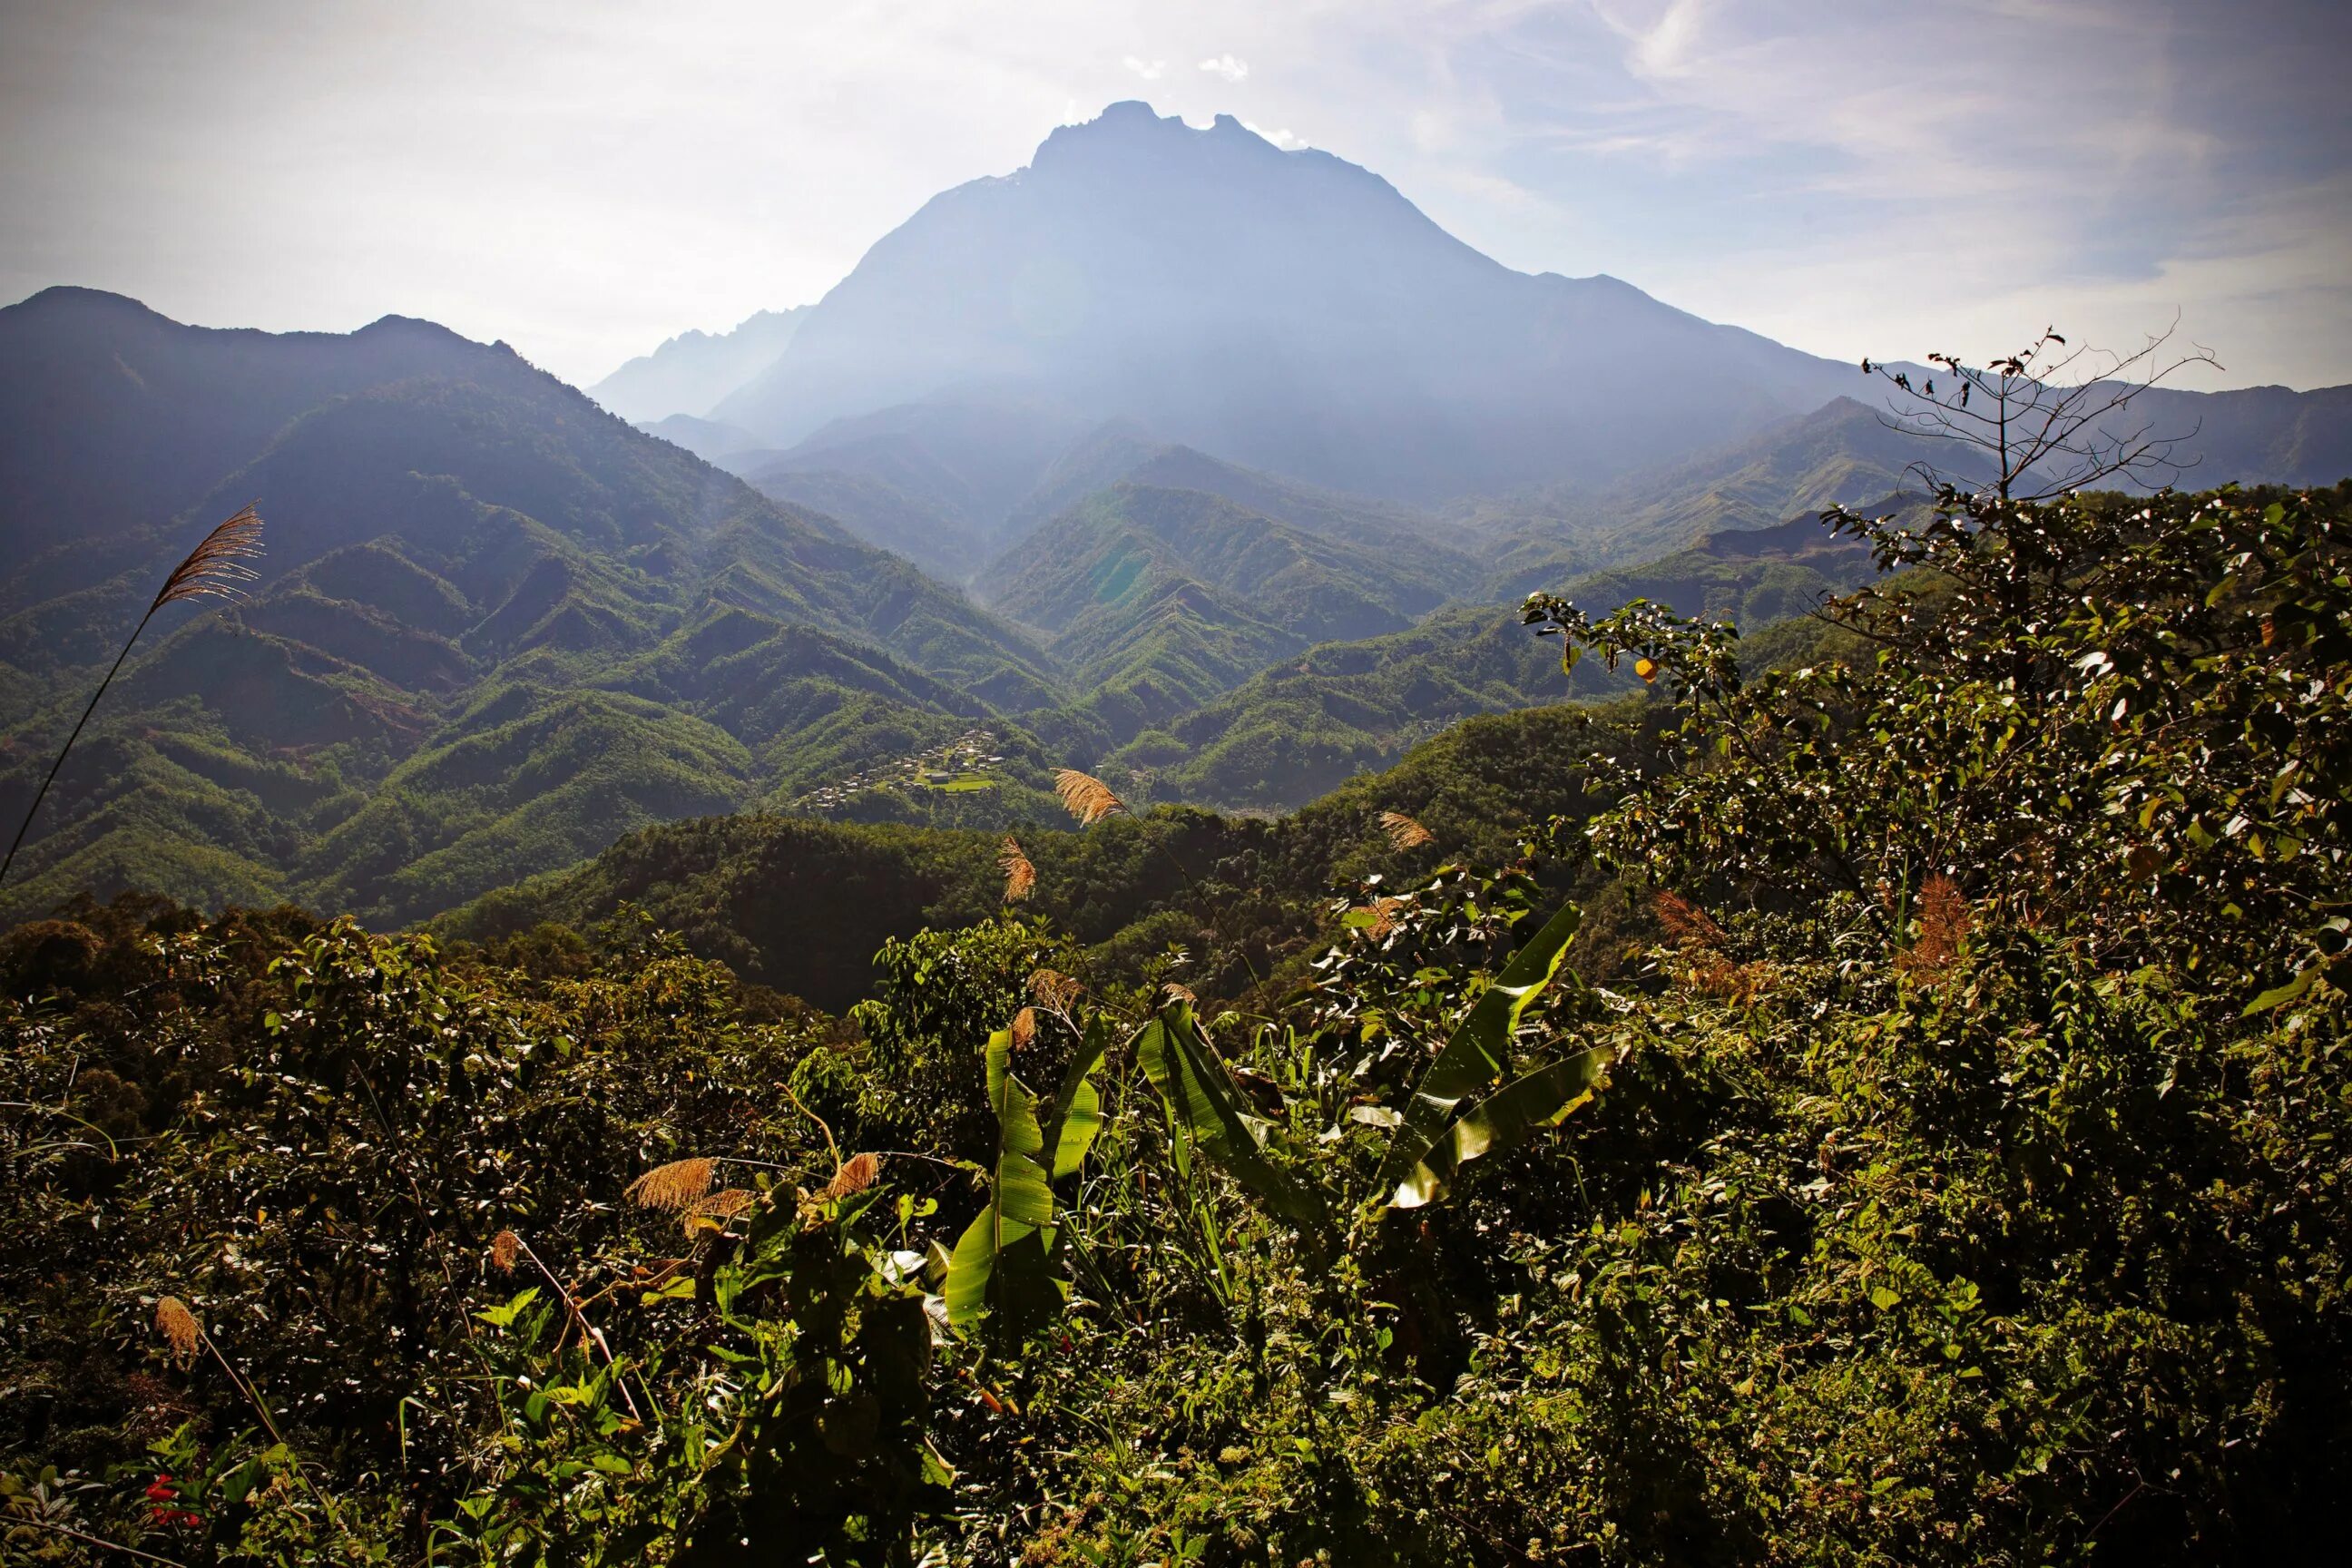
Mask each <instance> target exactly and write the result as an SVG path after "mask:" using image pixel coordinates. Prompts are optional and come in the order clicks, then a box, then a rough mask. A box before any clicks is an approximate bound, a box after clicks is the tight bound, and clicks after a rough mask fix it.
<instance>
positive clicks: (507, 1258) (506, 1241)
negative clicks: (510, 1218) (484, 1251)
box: [490, 1230, 522, 1274]
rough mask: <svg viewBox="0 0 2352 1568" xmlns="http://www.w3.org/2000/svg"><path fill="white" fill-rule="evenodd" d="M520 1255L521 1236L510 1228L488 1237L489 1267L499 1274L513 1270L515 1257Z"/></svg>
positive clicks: (509, 1272)
mask: <svg viewBox="0 0 2352 1568" xmlns="http://www.w3.org/2000/svg"><path fill="white" fill-rule="evenodd" d="M521 1256H522V1237H519V1236H517V1235H516V1234H515V1233H514V1232H512V1231H510V1230H502V1231H500V1232H499V1233H498V1235H496V1236H494V1237H490V1267H491V1268H495V1269H497V1270H498V1271H499V1273H501V1274H511V1273H513V1272H514V1266H515V1259H517V1258H520V1257H521Z"/></svg>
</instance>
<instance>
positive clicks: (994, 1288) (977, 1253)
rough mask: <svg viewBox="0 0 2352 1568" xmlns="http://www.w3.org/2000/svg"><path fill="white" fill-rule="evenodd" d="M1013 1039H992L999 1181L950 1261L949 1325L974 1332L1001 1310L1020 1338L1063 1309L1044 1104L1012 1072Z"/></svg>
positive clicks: (990, 1082) (1007, 1328) (991, 1079)
mask: <svg viewBox="0 0 2352 1568" xmlns="http://www.w3.org/2000/svg"><path fill="white" fill-rule="evenodd" d="M1012 1052H1013V1037H1012V1035H1011V1034H1009V1033H1007V1032H1005V1031H1003V1030H1000V1031H998V1032H997V1033H996V1034H994V1035H992V1036H991V1037H989V1041H988V1100H989V1105H990V1107H991V1109H992V1110H994V1111H995V1112H996V1147H997V1153H996V1179H995V1180H994V1182H992V1184H990V1191H989V1196H988V1206H987V1207H986V1208H984V1209H982V1210H981V1212H980V1214H979V1215H977V1216H976V1217H975V1218H974V1219H973V1220H972V1222H971V1226H968V1227H967V1228H966V1229H965V1231H964V1233H963V1236H962V1237H961V1239H959V1240H958V1241H957V1242H956V1247H955V1252H954V1253H953V1255H952V1256H951V1257H950V1258H949V1260H948V1278H947V1287H946V1289H945V1290H944V1291H942V1292H941V1293H942V1294H943V1295H944V1296H945V1297H946V1298H947V1307H948V1321H949V1322H950V1324H952V1325H954V1326H955V1327H956V1328H958V1329H962V1328H966V1327H969V1326H970V1325H971V1324H973V1323H975V1322H978V1321H980V1319H981V1318H982V1316H984V1315H986V1314H988V1313H990V1312H992V1311H993V1312H996V1313H998V1314H1000V1315H1001V1316H1002V1317H1003V1319H1004V1320H1005V1323H1004V1327H1005V1331H1006V1332H1008V1333H1010V1334H1013V1335H1017V1334H1018V1333H1020V1332H1021V1331H1022V1330H1023V1329H1024V1328H1025V1327H1026V1326H1027V1325H1028V1324H1029V1323H1030V1322H1032V1321H1037V1320H1039V1319H1040V1318H1042V1317H1043V1316H1045V1315H1048V1314H1049V1313H1050V1312H1051V1310H1053V1309H1054V1308H1055V1307H1057V1306H1058V1305H1059V1304H1060V1296H1061V1291H1060V1287H1059V1285H1058V1282H1057V1281H1055V1279H1054V1278H1053V1274H1052V1270H1051V1268H1050V1263H1051V1257H1050V1255H1051V1252H1052V1248H1053V1243H1054V1189H1053V1188H1052V1186H1051V1185H1050V1184H1048V1182H1047V1179H1046V1175H1045V1166H1044V1165H1043V1164H1041V1163H1039V1160H1038V1157H1039V1156H1040V1155H1041V1154H1042V1153H1044V1152H1045V1132H1044V1131H1043V1130H1042V1129H1041V1128H1040V1127H1039V1126H1038V1124H1037V1100H1036V1097H1035V1096H1034V1095H1033V1094H1031V1093H1030V1092H1029V1091H1028V1090H1027V1089H1024V1088H1023V1087H1022V1086H1021V1080H1020V1079H1016V1078H1014V1077H1013V1071H1012V1065H1011V1064H1012Z"/></svg>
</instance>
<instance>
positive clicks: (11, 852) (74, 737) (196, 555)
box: [0, 506, 261, 882]
mask: <svg viewBox="0 0 2352 1568" xmlns="http://www.w3.org/2000/svg"><path fill="white" fill-rule="evenodd" d="M260 553H261V518H260V516H259V514H258V513H257V512H256V511H255V510H253V508H252V507H251V506H247V508H246V509H245V510H242V511H240V512H238V513H237V514H236V516H235V517H232V518H230V519H229V520H228V521H226V522H224V523H222V524H221V525H220V526H219V527H218V528H215V529H214V530H213V531H211V532H210V533H207V534H205V538H204V542H203V543H201V544H199V545H197V546H196V547H195V549H194V550H193V551H191V552H189V554H188V558H187V559H186V560H185V561H183V562H181V563H179V565H177V566H175V567H173V570H172V574H171V575H170V576H169V577H167V578H165V579H164V580H163V588H162V590H161V591H159V592H158V593H157V594H156V595H155V602H154V603H153V604H152V605H148V606H147V613H146V614H145V615H143V616H140V617H139V624H138V625H137V626H133V627H131V636H130V637H129V638H128V639H127V640H125V641H124V643H123V645H122V651H121V653H118V654H116V655H115V656H114V664H113V666H112V667H111V668H109V669H108V670H107V672H106V679H104V680H101V681H100V682H99V683H98V689H97V690H96V691H93V692H91V693H90V698H89V707H87V708H84V709H83V710H81V718H80V720H79V721H78V722H76V723H75V725H74V727H73V733H72V734H70V735H68V736H67V737H66V743H65V744H64V745H63V746H61V747H59V748H58V756H57V760H56V761H55V762H53V763H50V764H49V773H48V776H47V778H45V779H43V780H42V781H41V787H40V788H39V789H37V790H36V791H34V792H33V804H32V805H29V806H27V807H26V808H25V820H24V821H23V822H22V823H20V824H18V825H17V827H16V838H15V840H14V841H12V842H11V843H10V844H9V846H8V854H7V858H5V859H0V882H5V881H6V880H7V879H8V868H9V867H11V866H13V865H15V864H16V851H17V850H19V849H21V848H23V847H25V835H26V834H27V833H29V832H31V831H32V827H33V818H34V816H36V815H37V813H38V812H39V811H40V809H41V802H42V801H44V800H46V799H47V798H48V794H49V786H50V785H51V784H55V783H57V782H58V769H60V768H62V767H64V766H65V765H66V755H67V753H68V752H71V751H72V750H73V749H74V742H76V741H79V740H80V739H81V731H82V727H83V726H84V725H86V724H88V723H89V716H90V715H91V714H92V713H95V712H97V711H98V702H99V699H100V698H101V697H104V696H105V695H106V689H107V688H108V687H110V686H111V685H113V684H114V678H115V677H116V676H117V675H118V674H120V673H121V670H122V661H123V660H125V659H127V658H130V657H131V647H133V646H134V645H135V644H136V643H137V642H138V641H139V634H140V633H141V632H143V631H145V630H146V629H147V623H148V622H149V621H152V620H153V619H154V618H155V612H156V611H158V610H160V609H162V608H163V606H164V605H176V604H178V603H179V602H180V601H181V600H183V599H204V598H212V599H234V598H236V596H237V595H239V594H241V593H243V592H244V589H245V584H247V583H251V582H254V581H256V580H257V578H258V577H259V576H260V574H259V573H257V572H256V571H254V570H253V568H252V567H250V566H247V565H246V564H245V563H246V562H247V561H250V560H252V559H253V558H254V557H256V556H257V555H259V554H260Z"/></svg>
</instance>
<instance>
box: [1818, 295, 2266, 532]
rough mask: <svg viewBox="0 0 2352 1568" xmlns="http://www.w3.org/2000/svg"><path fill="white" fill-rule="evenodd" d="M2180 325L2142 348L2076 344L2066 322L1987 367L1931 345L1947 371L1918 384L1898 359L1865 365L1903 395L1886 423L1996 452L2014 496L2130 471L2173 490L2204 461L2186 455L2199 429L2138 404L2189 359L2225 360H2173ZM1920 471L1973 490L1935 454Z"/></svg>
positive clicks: (2049, 492)
mask: <svg viewBox="0 0 2352 1568" xmlns="http://www.w3.org/2000/svg"><path fill="white" fill-rule="evenodd" d="M2176 324H2177V323H2176ZM2174 330H2175V329H2174V328H2171V327H2168V328H2167V329H2165V331H2162V332H2159V333H2157V334H2156V335H2154V336H2152V337H2150V338H2149V339H2148V340H2147V342H2145V343H2144V344H2142V345H2141V346H2140V347H2139V348H2138V349H2137V350H2136V351H2134V352H2132V353H2114V352H2112V351H2108V350H2103V349H2096V348H2093V347H2090V346H2089V345H2087V344H2086V345H2083V346H2080V347H2077V346H2074V345H2072V344H2069V343H2068V342H2067V341H2066V340H2065V339H2064V338H2063V337H2061V336H2059V335H2058V331H2057V330H2056V329H2055V328H2050V329H2046V330H2045V331H2043V332H2042V335H2041V336H2040V337H2038V338H2036V339H2034V340H2033V342H2032V343H2031V344H2030V345H2028V346H2027V347H2026V348H2025V349H2024V350H2023V351H2022V352H2021V353H2013V354H2010V355H2008V356H2007V357H2006V358H2002V359H1997V360H1993V361H1991V362H1990V363H1986V364H1981V365H1972V364H1968V363H1963V362H1962V361H1961V360H1960V359H1959V357H1958V355H1956V354H1948V353H1931V354H1929V355H1928V356H1927V363H1929V364H1930V365H1931V366H1933V367H1935V368H1934V370H1933V371H1932V372H1927V373H1923V374H1922V375H1921V377H1920V384H1918V385H1916V386H1915V385H1913V384H1912V380H1911V373H1910V372H1909V371H1908V370H1907V369H1905V368H1902V367H1899V366H1896V365H1891V364H1885V363H1880V362H1877V361H1874V360H1869V359H1865V360H1864V361H1863V362H1862V370H1863V374H1864V375H1875V376H1877V377H1879V378H1880V379H1881V380H1883V381H1885V382H1886V383H1888V384H1890V385H1892V386H1894V387H1895V388H1896V390H1897V391H1899V392H1900V393H1901V394H1902V395H1903V396H1902V400H1901V401H1899V402H1897V401H1890V402H1889V403H1888V405H1887V409H1886V412H1885V413H1884V414H1881V415H1880V416H1879V423H1880V424H1882V425H1884V426H1886V427H1887V428H1888V429H1890V430H1899V431H1902V432H1903V433H1905V434H1906V435H1911V436H1920V437H1927V438H1929V439H1931V440H1939V441H1955V442H1958V443H1960V444H1961V445H1963V446H1966V447H1973V448H1974V449H1976V450H1977V451H1979V452H1981V453H1983V454H1985V455H1986V456H1987V457H1989V458H1990V459H1991V460H1992V462H1993V465H1994V473H1995V479H1994V481H1993V489H1994V490H1995V492H1996V493H1997V494H1998V496H1999V498H2000V500H2002V501H2003V502H2011V501H2016V502H2031V501H2043V500H2053V499H2054V498H2055V497H2058V496H2061V495H2066V494H2069V493H2071V492H2073V491H2075V490H2080V489H2089V488H2091V487H2092V486H2094V485H2096V484H2098V483H2099V482H2100V481H2101V480H2103V479H2116V478H2119V477H2120V478H2122V479H2125V480H2126V481H2129V482H2131V483H2135V484H2137V485H2138V486H2140V487H2141V488H2142V489H2165V488H2168V487H2169V485H2170V484H2171V482H2172V481H2173V480H2174V479H2177V478H2179V475H2180V472H2181V471H2182V470H2183V469H2184V468H2189V467H2192V466H2193V465H2194V463H2195V461H2196V459H2195V458H2189V460H2188V461H2186V462H2181V461H2176V460H2175V458H2174V452H2175V450H2176V448H2177V447H2179V444H2180V443H2181V442H2183V441H2187V440H2189V439H2191V438H2193V437H2195V436H2196V434H2197V430H2198V426H2196V425H2193V424H2192V425H2191V426H2189V428H2188V429H2186V430H2182V431H2179V432H2175V433H2171V434H2161V435H2160V434H2158V431H2157V428H2156V424H2155V422H2154V421H2153V420H2147V419H2142V418H2140V417H2139V414H2138V411H2137V410H2136V409H2134V408H2133V406H2132V405H2133V403H2134V401H2135V400H2136V399H2137V398H2138V397H2139V396H2140V395H2142V394H2144V393H2146V392H2147V391H2148V390H2149V389H2150V388H2151V387H2154V386H2156V385H2158V384H2160V383H2162V382H2164V381H2165V380H2167V379H2168V378H2169V377H2171V376H2174V375H2177V374H2179V372H2180V371H2182V370H2183V369H2185V368H2187V367H2188V366H2189V365H2198V364H2201V365H2211V366H2212V367H2213V368H2215V369H2217V370H2218V369H2220V368H2221V366H2220V364H2219V363H2218V362H2217V361H2216V360H2215V359H2214V358H2213V356H2212V355H2211V354H2210V353H2208V352H2206V351H2205V350H2204V349H2201V348H2200V349H2197V350H2195V352H2193V353H2185V354H2180V355H2179V356H2177V357H2169V358H2168V357H2167V354H2166V346H2167V345H2168V343H2170V342H2171V341H2172V335H2173V331H2174ZM1939 375H1940V376H1941V377H1942V379H1943V387H1942V389H1941V390H1940V391H1939V390H1937V376H1939ZM1910 471H1912V472H1914V473H1916V474H1917V475H1918V476H1919V477H1920V478H1921V479H1923V480H1925V481H1926V482H1927V484H1928V485H1929V486H1930V487H1931V488H1933V489H1937V490H1948V489H1960V488H1964V487H1961V486H1958V485H1957V484H1955V483H1954V482H1953V481H1952V479H1950V478H1949V477H1948V476H1946V475H1944V474H1942V473H1940V472H1938V471H1937V469H1936V468H1934V467H1933V466H1932V465H1930V464H1928V463H1926V462H1924V461H1923V462H1919V463H1915V464H1913V465H1912V467H1911V470H1910Z"/></svg>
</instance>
